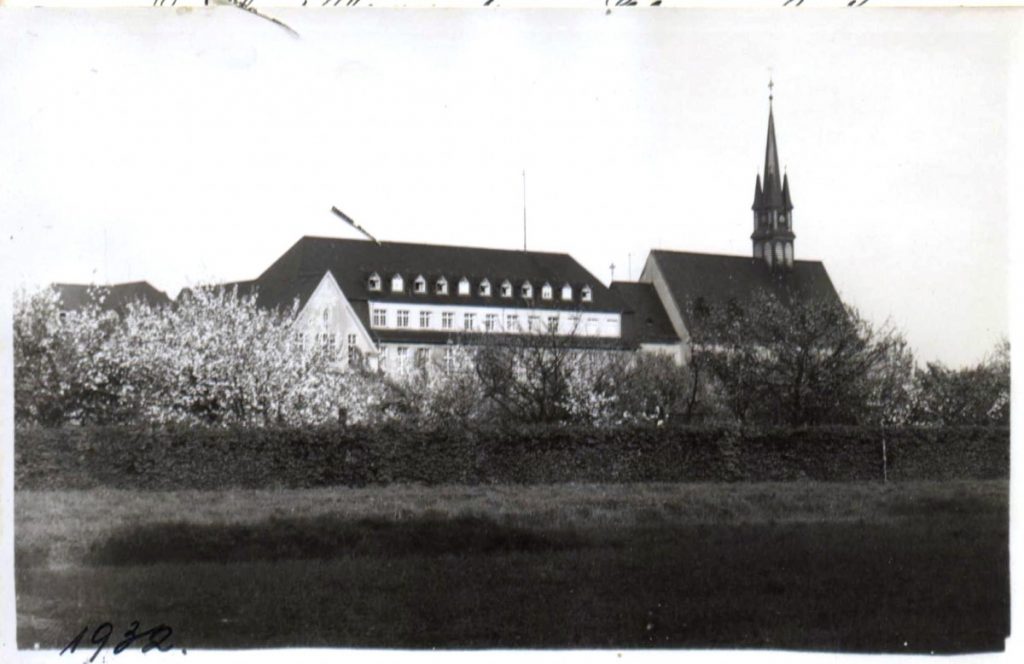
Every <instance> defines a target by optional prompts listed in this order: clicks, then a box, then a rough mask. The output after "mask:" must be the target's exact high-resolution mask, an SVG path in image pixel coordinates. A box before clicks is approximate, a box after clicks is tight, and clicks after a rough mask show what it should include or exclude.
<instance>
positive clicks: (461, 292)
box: [459, 277, 469, 295]
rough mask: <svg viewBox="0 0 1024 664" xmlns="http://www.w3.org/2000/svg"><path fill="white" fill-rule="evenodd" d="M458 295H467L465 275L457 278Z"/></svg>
mask: <svg viewBox="0 0 1024 664" xmlns="http://www.w3.org/2000/svg"><path fill="white" fill-rule="evenodd" d="M459 295H469V279H467V278H465V277H463V278H462V279H460V280H459Z"/></svg>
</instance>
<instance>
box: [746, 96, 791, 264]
mask: <svg viewBox="0 0 1024 664" xmlns="http://www.w3.org/2000/svg"><path fill="white" fill-rule="evenodd" d="M774 87H775V83H774V82H773V81H769V82H768V90H769V94H768V140H767V143H766V144H765V148H764V172H763V177H762V175H758V176H757V181H756V182H755V184H754V204H753V205H752V206H751V208H752V209H753V211H754V232H753V234H751V236H750V239H751V241H752V242H753V250H754V258H759V259H761V260H764V261H765V262H766V263H767V264H768V266H769V267H772V268H791V267H793V240H795V239H796V235H794V234H793V215H792V210H793V202H792V200H791V199H790V195H789V175H788V174H783V173H781V172H780V169H779V148H778V144H777V143H776V140H775V109H774V108H773V105H774V104H773V101H774V94H773V88H774ZM762 183H763V184H762Z"/></svg>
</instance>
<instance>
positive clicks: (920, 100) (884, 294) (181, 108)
mask: <svg viewBox="0 0 1024 664" xmlns="http://www.w3.org/2000/svg"><path fill="white" fill-rule="evenodd" d="M274 15H275V16H277V17H279V18H281V19H283V20H284V21H286V22H287V23H288V24H289V25H291V26H292V27H293V28H295V29H296V30H297V31H298V32H299V33H300V35H301V36H300V37H299V38H294V37H292V36H290V35H289V34H288V33H287V32H286V31H284V30H283V29H281V28H279V27H277V26H275V25H273V24H271V23H270V22H268V21H264V20H261V19H259V18H257V17H253V16H251V15H247V14H244V13H243V12H239V11H235V10H230V9H227V8H222V9H218V10H214V11H194V12H179V13H174V12H151V11H106V12H103V11H92V12H89V13H81V12H78V13H76V12H70V11H52V10H51V11H41V10H26V11H18V12H14V11H8V12H6V13H5V15H4V16H3V20H0V44H3V45H4V47H3V57H0V220H2V223H3V224H4V227H5V228H9V231H7V232H5V233H4V240H5V242H4V245H5V246H4V252H5V254H6V256H5V258H6V260H7V262H8V267H7V270H8V272H9V273H10V277H11V278H12V279H13V281H14V283H15V284H16V285H34V284H42V283H47V282H51V281H73V282H88V281H127V280H137V279H146V280H149V281H151V282H152V283H153V284H155V285H156V286H157V287H159V288H162V289H165V290H167V291H168V292H169V293H170V294H171V295H172V296H173V295H174V294H175V293H176V292H177V290H178V289H179V288H181V287H182V286H185V285H187V284H190V283H194V282H196V281H211V280H235V279H246V278H252V277H255V276H256V275H258V274H259V273H260V272H261V271H262V270H263V269H264V268H265V267H267V266H268V265H269V264H270V263H271V262H272V261H273V260H274V259H275V258H276V257H277V256H278V255H280V254H281V253H283V252H284V251H285V250H286V249H287V248H288V247H289V246H290V245H291V244H292V243H293V242H294V241H295V240H297V239H298V238H299V237H300V236H302V235H304V234H315V235H335V236H342V237H357V234H356V233H354V232H353V231H351V230H350V229H348V228H346V227H344V226H343V225H342V223H341V222H340V221H339V220H338V219H337V218H336V217H334V216H333V215H331V214H330V212H329V211H330V207H331V206H332V205H337V206H338V207H340V208H341V209H342V210H345V211H346V212H347V213H348V214H350V215H351V216H352V217H354V218H355V219H356V220H357V221H359V222H360V223H361V224H363V225H364V226H366V227H367V228H368V229H369V230H370V231H371V232H373V233H374V234H376V235H377V236H378V237H380V238H381V239H384V240H395V241H412V242H432V243H444V244H465V245H477V246H491V247H510V248H513V247H518V246H521V243H522V182H521V175H520V172H521V170H522V169H523V168H525V169H526V171H527V199H528V214H529V244H530V248H532V249H540V250H549V251H565V252H568V253H571V254H572V255H573V256H575V257H576V258H577V259H578V260H580V261H581V262H582V263H583V264H584V265H585V266H586V267H587V268H589V269H590V270H591V271H592V272H593V273H594V274H595V275H597V276H598V277H599V278H601V279H603V280H604V281H606V282H607V280H608V278H609V270H608V265H609V263H611V262H613V261H614V263H615V264H616V266H617V268H616V277H617V278H624V277H626V276H627V275H626V272H627V266H628V265H629V263H630V262H631V264H632V277H633V278H636V277H637V276H638V275H639V272H640V268H641V267H642V264H643V261H644V259H645V258H646V255H647V253H648V251H649V250H650V249H652V248H665V249H676V250H690V251H705V252H715V253H729V254H748V253H749V252H750V241H749V235H750V231H751V213H750V203H751V200H752V196H753V187H754V177H755V175H756V174H757V172H758V171H759V169H760V168H761V164H762V162H763V159H764V141H765V130H766V124H767V110H768V109H767V88H766V84H767V81H768V74H769V68H772V70H773V72H774V77H775V82H776V88H775V93H776V98H775V111H776V117H775V120H776V130H777V135H778V143H779V151H780V155H781V160H782V162H783V163H784V164H787V165H788V170H789V176H790V184H791V187H792V193H793V202H794V204H795V206H796V209H795V213H794V223H795V231H796V233H797V241H796V253H797V258H814V259H821V260H824V262H825V265H826V267H827V268H828V271H829V273H830V275H831V277H832V280H833V282H834V283H835V285H836V287H837V289H838V290H839V291H840V293H841V295H842V296H843V297H844V299H845V300H846V301H848V302H850V303H852V304H854V305H855V306H857V307H859V308H860V309H861V311H862V312H863V313H864V314H865V315H867V316H868V317H869V318H870V319H872V320H874V321H876V322H882V321H883V320H885V319H886V318H887V317H892V319H893V321H894V322H895V323H896V324H898V325H899V326H900V327H901V328H902V329H904V330H905V331H906V333H907V335H908V337H909V339H910V341H911V343H912V344H913V346H914V347H915V349H916V350H917V352H918V354H919V356H920V358H921V359H923V360H933V359H939V360H942V361H945V362H947V363H950V364H961V363H966V362H974V361H977V360H978V359H980V358H981V356H982V355H983V354H984V353H985V352H986V351H987V350H989V349H990V348H991V347H992V345H993V344H994V343H995V342H996V340H997V339H998V338H999V337H1000V336H1002V335H1006V334H1007V333H1008V325H1009V323H1008V320H1009V316H1008V298H1009V288H1008V277H1007V273H1008V255H1009V250H1008V243H1009V234H1008V227H1009V224H1008V221H1009V208H1008V177H1009V175H1008V159H1009V151H1008V147H1007V146H1008V141H1009V140H1010V136H1009V134H1008V131H1009V126H1008V125H1009V117H1010V111H1009V105H1008V93H1009V88H1010V83H1009V81H1010V76H1011V63H1012V62H1014V61H1015V59H1016V60H1017V61H1019V55H1020V49H1019V45H1017V44H1015V43H1014V40H1015V39H1019V34H1020V27H1021V24H1022V20H1021V19H1022V16H1024V13H1021V12H1012V11H1010V10H1003V11H999V10H992V11H981V10H972V11H967V12H960V11H955V10H945V11H932V12H919V11H909V10H908V11H902V10H889V11H881V10H877V11H873V12H847V11H827V10H821V11H803V12H799V13H793V12H788V13H783V12H757V13H737V12H724V11H718V12H716V11H646V12H632V13H630V12H614V13H613V14H612V15H610V16H609V15H605V14H604V12H603V10H596V11H595V10H591V11H544V12H509V11H505V12H502V13H500V14H499V13H494V12H487V11H470V12H459V11H435V12H429V11H405V12H402V11H356V12H341V13H326V12H304V11H288V10H276V11H275V12H274ZM1015 49H1017V50H1016V51H1015ZM1018 64H1019V63H1018Z"/></svg>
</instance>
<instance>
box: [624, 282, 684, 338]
mask: <svg viewBox="0 0 1024 664" xmlns="http://www.w3.org/2000/svg"><path fill="white" fill-rule="evenodd" d="M610 288H611V290H612V291H613V292H615V293H617V294H618V295H619V296H620V297H621V298H622V300H623V301H624V302H626V304H627V306H628V307H629V309H630V312H629V313H628V314H627V315H626V316H624V317H623V321H622V338H623V340H624V341H626V342H627V343H629V344H631V345H633V346H635V345H638V344H644V343H678V342H679V335H678V334H676V331H675V328H673V327H672V321H671V320H669V317H668V314H667V313H665V307H664V306H663V305H662V303H661V298H660V297H658V293H657V291H655V290H654V284H648V283H640V282H634V281H613V282H612V285H611V286H610Z"/></svg>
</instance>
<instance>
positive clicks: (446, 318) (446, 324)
mask: <svg viewBox="0 0 1024 664" xmlns="http://www.w3.org/2000/svg"><path fill="white" fill-rule="evenodd" d="M453 327H455V314H454V313H453V312H451V311H445V312H442V313H441V329H443V330H450V329H452V328H453Z"/></svg>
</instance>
